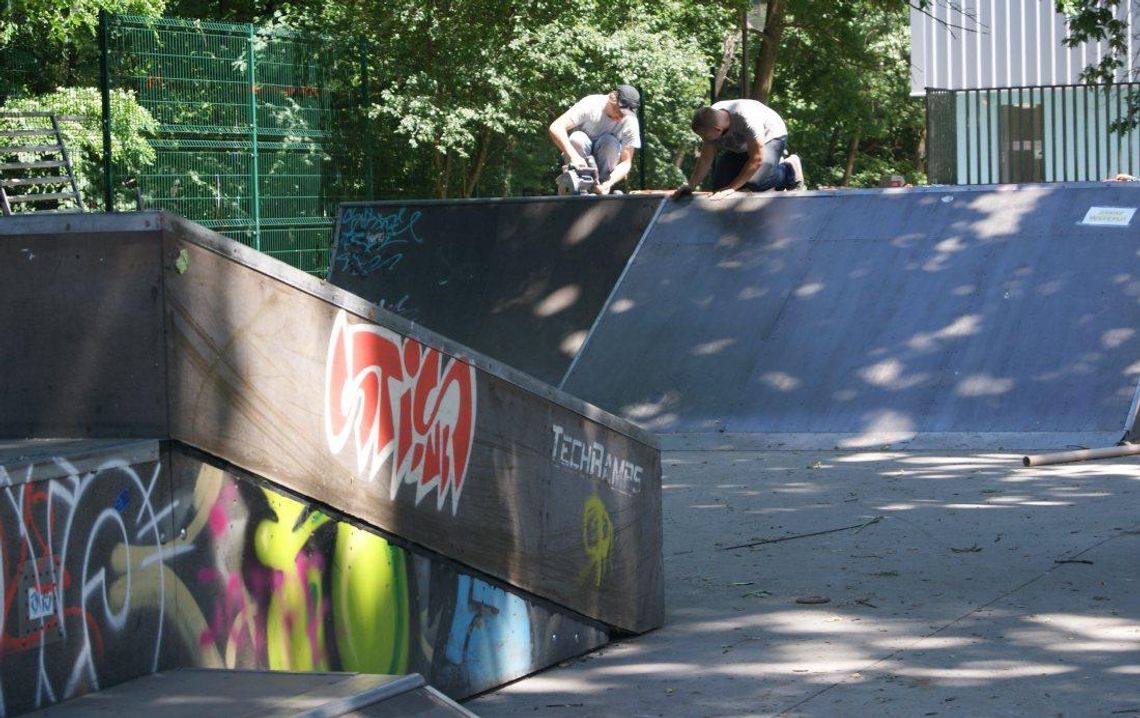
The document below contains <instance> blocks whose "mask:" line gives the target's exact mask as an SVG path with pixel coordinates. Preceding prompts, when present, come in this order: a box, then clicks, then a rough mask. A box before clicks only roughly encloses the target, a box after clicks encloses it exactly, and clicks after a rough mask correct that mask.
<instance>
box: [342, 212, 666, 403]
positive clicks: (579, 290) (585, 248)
mask: <svg viewBox="0 0 1140 718" xmlns="http://www.w3.org/2000/svg"><path fill="white" fill-rule="evenodd" d="M660 204H661V200H660V199H658V198H653V197H619V196H608V197H541V198H539V197H534V198H524V199H490V200H484V199H479V200H440V201H425V202H370V203H350V204H344V205H341V207H340V211H339V218H338V221H337V236H336V240H335V243H334V246H333V254H332V259H331V261H330V266H329V277H328V279H329V282H330V283H332V284H334V285H336V286H338V287H342V288H344V289H347V290H349V291H350V292H353V293H354V294H357V295H359V296H361V297H364V298H365V299H368V300H369V301H372V302H374V303H377V304H380V305H381V306H384V307H385V308H387V309H389V310H390V311H393V312H395V313H397V314H399V315H400V316H402V317H404V318H406V319H409V320H412V321H414V322H416V323H418V324H422V325H423V326H425V327H427V328H429V329H431V330H433V331H436V332H439V333H440V334H443V335H444V336H446V337H448V338H450V339H453V340H455V341H457V342H459V343H460V344H463V345H465V346H468V347H470V348H472V349H474V350H476V351H479V352H482V353H484V354H486V355H488V356H490V357H493V358H495V359H498V360H499V361H501V362H503V363H505V364H507V365H509V366H511V367H514V368H515V369H519V370H521V371H524V372H526V373H528V374H530V375H531V376H534V377H536V378H538V379H541V380H542V381H544V382H547V383H549V384H557V383H558V382H559V381H560V380H561V378H562V376H563V375H564V374H565V373H566V369H567V367H569V365H570V360H571V359H572V358H573V357H574V354H575V352H576V351H577V349H578V347H579V346H580V345H581V343H582V340H583V339H584V338H585V336H586V333H587V331H588V330H589V328H590V326H591V325H592V324H593V322H594V318H595V317H596V316H597V315H598V312H599V311H601V308H602V305H603V304H605V301H606V298H607V297H608V296H609V293H610V290H611V289H613V286H614V284H615V283H616V281H617V278H618V276H619V275H620V274H621V272H622V269H623V268H624V267H625V264H626V261H627V260H628V259H629V257H630V255H631V254H632V253H633V250H634V248H635V247H636V246H637V243H638V241H639V240H640V239H641V236H642V233H643V232H644V230H645V228H646V226H648V224H649V221H650V219H651V218H652V216H653V214H654V212H655V211H656V210H657V208H658V207H659V206H660Z"/></svg>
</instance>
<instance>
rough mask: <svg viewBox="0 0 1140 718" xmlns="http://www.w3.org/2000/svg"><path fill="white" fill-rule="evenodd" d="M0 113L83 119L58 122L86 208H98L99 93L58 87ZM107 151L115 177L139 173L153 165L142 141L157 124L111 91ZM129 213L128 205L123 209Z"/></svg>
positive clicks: (127, 96)
mask: <svg viewBox="0 0 1140 718" xmlns="http://www.w3.org/2000/svg"><path fill="white" fill-rule="evenodd" d="M2 109H3V110H5V111H19V112H51V113H54V114H56V115H70V116H76V117H80V118H82V119H81V120H79V121H64V122H61V123H60V133H61V134H62V135H63V141H64V144H65V145H66V147H67V151H68V154H69V156H70V157H71V161H72V165H73V166H74V169H75V175H76V181H77V183H78V185H79V191H80V192H81V193H82V194H83V197H84V202H85V203H86V204H87V205H88V206H89V207H99V206H101V201H102V197H103V129H102V119H101V118H102V110H101V100H100V97H99V90H98V88H95V87H68V88H60V89H59V90H56V91H55V92H52V93H49V94H46V95H41V96H38V97H27V98H20V99H16V100H12V101H10V102H8V103H7V104H6V105H5V106H4V107H3V108H2ZM111 127H112V134H111V152H112V157H114V159H115V166H114V174H115V176H116V177H129V176H133V175H136V174H138V172H139V171H140V170H142V168H144V167H146V166H148V165H150V164H152V163H153V162H154V159H155V153H154V150H153V149H151V147H150V145H149V144H148V143H147V141H146V136H147V135H150V134H153V133H154V131H155V130H156V129H157V127H158V124H157V123H156V122H155V120H154V118H153V117H151V115H150V113H149V112H147V111H146V110H145V109H143V108H142V107H140V106H139V104H138V102H137V101H136V100H135V98H134V96H133V95H131V94H130V93H128V92H124V91H122V90H116V91H114V92H112V93H111ZM124 208H125V209H134V207H133V205H128V206H126V207H124Z"/></svg>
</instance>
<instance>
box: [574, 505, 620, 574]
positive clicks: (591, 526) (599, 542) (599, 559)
mask: <svg viewBox="0 0 1140 718" xmlns="http://www.w3.org/2000/svg"><path fill="white" fill-rule="evenodd" d="M613 542H614V523H613V521H612V520H611V519H610V514H609V512H608V511H606V505H605V504H604V503H602V499H601V498H600V497H599V496H598V495H597V494H594V495H593V496H591V497H590V498H588V499H586V505H585V508H584V509H583V510H582V548H583V549H584V550H585V552H586V559H587V564H586V569H585V573H586V574H588V573H590V572H593V574H594V586H595V587H597V586H601V585H602V578H603V577H604V576H605V574H606V572H607V571H608V570H609V561H610V550H611V549H612V548H613ZM583 578H584V576H583Z"/></svg>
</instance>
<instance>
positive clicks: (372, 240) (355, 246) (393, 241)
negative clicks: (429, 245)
mask: <svg viewBox="0 0 1140 718" xmlns="http://www.w3.org/2000/svg"><path fill="white" fill-rule="evenodd" d="M420 216H421V213H420V211H419V210H416V211H413V212H409V211H408V208H407V207H400V208H399V209H398V210H396V211H394V212H384V211H381V210H380V209H378V208H376V207H346V208H345V209H344V210H343V211H342V213H341V218H340V238H339V240H338V244H337V256H336V262H337V263H338V264H339V265H340V269H341V271H344V272H348V273H350V274H353V275H355V276H358V277H367V276H370V275H373V274H375V273H377V272H380V271H382V270H387V271H392V270H394V269H395V268H396V266H397V265H398V264H399V263H400V261H401V260H402V259H403V258H404V251H405V245H409V244H422V243H423V240H422V239H420V237H419V235H417V234H416V222H418V221H419V219H420Z"/></svg>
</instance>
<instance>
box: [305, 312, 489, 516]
mask: <svg viewBox="0 0 1140 718" xmlns="http://www.w3.org/2000/svg"><path fill="white" fill-rule="evenodd" d="M444 359H445V358H444V356H443V355H442V354H440V352H439V351H437V350H435V349H432V348H430V347H425V346H423V345H422V344H420V343H419V342H417V341H415V340H414V339H411V338H402V337H400V336H399V335H398V334H395V333H394V332H391V331H389V330H387V329H384V328H383V327H379V326H375V325H372V324H349V322H348V316H347V315H346V314H345V313H344V312H343V311H342V312H340V313H338V315H337V318H336V321H335V322H334V325H333V331H332V336H331V337H330V339H329V351H328V363H327V366H326V374H325V435H326V437H327V438H328V442H329V448H330V449H331V450H332V452H333V453H334V454H339V453H340V452H341V451H342V450H343V449H344V448H345V447H346V446H348V445H349V443H351V444H352V446H353V447H354V449H355V453H356V470H357V472H358V473H359V474H361V475H363V476H364V477H365V478H367V479H368V480H369V481H375V480H376V477H377V476H378V475H379V474H380V472H381V470H382V469H384V468H385V466H387V467H388V471H390V472H391V483H390V492H391V498H392V499H395V498H396V494H397V493H398V491H399V489H400V487H401V486H402V485H404V484H409V485H412V486H415V487H416V504H417V505H418V504H419V502H420V501H421V500H422V499H423V498H424V497H425V496H427V495H428V494H429V493H431V492H433V491H434V492H436V508H437V510H441V511H442V510H443V508H444V505H445V504H446V503H447V500H448V499H449V498H450V501H451V513H452V514H453V515H454V514H455V512H456V511H457V510H458V507H459V496H460V493H461V492H462V491H463V481H464V478H465V477H466V475H467V465H468V461H469V459H470V457H471V448H472V443H473V441H474V437H475V403H476V401H475V370H474V369H472V368H471V366H470V365H468V364H465V363H464V362H462V361H459V360H458V359H449V360H447V361H446V362H445V360H444Z"/></svg>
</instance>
